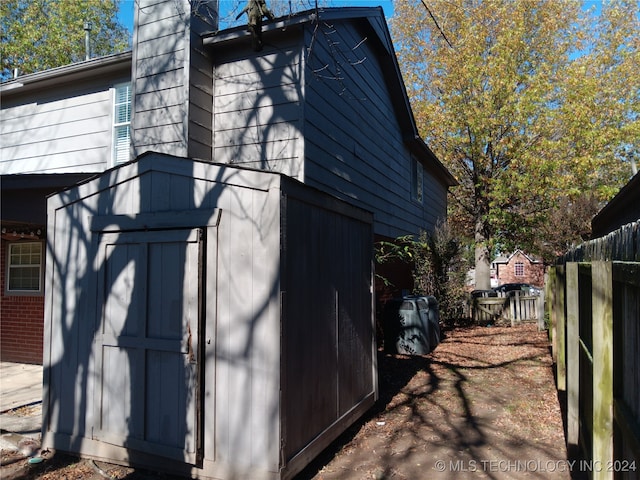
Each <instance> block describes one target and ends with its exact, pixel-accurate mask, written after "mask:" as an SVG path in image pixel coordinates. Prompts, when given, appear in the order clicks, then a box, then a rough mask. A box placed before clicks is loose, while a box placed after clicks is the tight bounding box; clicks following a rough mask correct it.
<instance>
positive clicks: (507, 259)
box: [491, 248, 540, 264]
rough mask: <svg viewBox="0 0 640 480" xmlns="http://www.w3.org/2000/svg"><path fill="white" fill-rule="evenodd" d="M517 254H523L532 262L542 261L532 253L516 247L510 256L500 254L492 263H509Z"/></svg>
mask: <svg viewBox="0 0 640 480" xmlns="http://www.w3.org/2000/svg"><path fill="white" fill-rule="evenodd" d="M517 254H521V255H523V256H524V257H525V258H526V259H527V260H529V261H530V262H531V263H540V260H536V259H535V258H533V257H532V256H531V255H527V254H526V253H524V252H523V251H522V250H520V249H519V248H516V249H515V250H514V251H513V253H511V255H509V256H508V257H505V256H500V257H498V258H496V259H495V260H494V261H493V262H491V263H500V264H507V263H509V262H510V261H511V259H512V258H513V257H514V256H515V255H517Z"/></svg>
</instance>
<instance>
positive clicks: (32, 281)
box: [7, 242, 42, 294]
mask: <svg viewBox="0 0 640 480" xmlns="http://www.w3.org/2000/svg"><path fill="white" fill-rule="evenodd" d="M8 247H9V249H8V250H9V251H8V261H7V266H8V267H7V292H8V293H22V294H33V293H41V292H42V243H40V242H19V243H10V244H9V245H8Z"/></svg>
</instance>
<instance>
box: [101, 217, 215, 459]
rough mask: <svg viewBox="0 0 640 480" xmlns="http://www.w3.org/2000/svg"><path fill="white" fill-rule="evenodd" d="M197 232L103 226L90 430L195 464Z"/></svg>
mask: <svg viewBox="0 0 640 480" xmlns="http://www.w3.org/2000/svg"><path fill="white" fill-rule="evenodd" d="M201 243H202V232H201V231H200V230H199V229H192V230H166V231H151V232H119V233H103V234H102V235H101V236H100V241H99V244H98V252H99V253H98V265H99V270H98V278H97V282H96V287H97V294H98V299H97V300H98V302H97V304H98V307H97V308H98V318H99V324H98V325H97V326H96V327H97V331H96V336H95V338H96V343H95V350H94V351H95V354H96V361H97V370H98V378H97V382H96V390H97V391H96V396H95V408H96V411H95V421H96V423H98V425H97V428H95V427H94V437H95V438H97V439H100V440H101V441H104V442H108V443H112V444H115V445H118V446H122V447H126V448H127V449H128V450H129V451H130V452H133V451H143V452H148V453H153V454H155V455H160V456H163V457H168V458H172V459H177V460H181V461H185V462H188V463H197V462H198V461H199V460H200V457H201V443H202V441H201V438H202V437H201V435H200V433H201V432H200V421H199V418H198V416H199V412H200V408H199V403H200V398H201V395H200V388H201V385H200V382H199V375H200V373H199V364H200V361H199V357H200V355H199V345H200V342H199V332H200V330H201V328H200V323H201V318H200V317H201V315H200V312H201V311H202V310H201V308H200V301H201V300H200V298H201V295H200V288H201V281H202V272H201V268H202V266H201V264H202V261H201V258H200V256H201V252H202V251H203V248H202V245H201Z"/></svg>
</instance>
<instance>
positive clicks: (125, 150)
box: [113, 84, 131, 165]
mask: <svg viewBox="0 0 640 480" xmlns="http://www.w3.org/2000/svg"><path fill="white" fill-rule="evenodd" d="M130 127H131V85H129V84H123V85H118V86H116V87H115V89H114V97H113V165H118V164H120V163H124V162H128V161H129V147H130V146H131V131H130Z"/></svg>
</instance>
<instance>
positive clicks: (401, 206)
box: [305, 22, 441, 237]
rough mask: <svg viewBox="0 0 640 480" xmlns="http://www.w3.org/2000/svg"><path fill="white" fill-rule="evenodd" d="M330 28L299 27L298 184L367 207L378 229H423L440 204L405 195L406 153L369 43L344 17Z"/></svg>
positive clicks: (389, 231) (396, 231) (407, 187)
mask: <svg viewBox="0 0 640 480" xmlns="http://www.w3.org/2000/svg"><path fill="white" fill-rule="evenodd" d="M331 27H332V29H331V31H330V32H325V31H324V29H327V28H328V27H323V26H322V25H321V26H320V27H319V28H318V30H316V29H313V28H311V27H308V28H307V29H305V35H306V43H307V45H313V49H312V52H311V54H310V55H309V56H308V60H307V65H306V67H307V68H306V80H307V81H306V84H305V99H306V102H305V133H306V138H307V142H306V152H305V153H306V155H305V165H306V168H305V182H306V183H309V184H310V185H315V186H318V187H319V188H321V189H323V190H325V191H329V192H331V193H333V194H334V195H337V196H338V197H340V198H348V199H349V200H350V201H352V202H354V203H355V204H356V205H360V206H366V207H367V208H369V209H371V210H373V211H375V212H376V233H378V234H381V235H385V236H388V237H395V236H398V235H403V234H407V233H415V232H418V231H419V230H420V229H428V228H430V227H432V226H433V225H434V224H435V222H436V218H437V217H438V216H439V215H441V209H440V208H439V205H438V206H436V205H433V204H431V203H430V202H428V201H425V202H424V204H423V205H421V204H418V203H416V202H413V201H412V200H411V197H410V191H411V190H410V184H411V175H410V173H411V172H410V166H411V154H410V152H409V151H408V149H407V146H406V144H405V143H404V141H403V132H402V131H401V128H400V125H399V124H398V121H397V119H396V111H395V109H394V105H393V104H392V103H391V98H390V96H389V93H388V85H387V84H386V83H385V81H384V74H383V72H382V68H381V66H380V64H379V62H378V52H377V51H376V44H375V41H374V39H372V38H371V39H368V35H367V32H365V31H364V30H362V29H357V28H355V25H354V24H353V23H352V22H340V23H338V24H332V25H331ZM369 37H370V35H369ZM336 45H337V46H336ZM384 54H386V52H385V53H384ZM324 66H326V68H323V67H324ZM436 183H437V182H436ZM425 184H426V185H427V188H430V187H431V185H432V183H428V182H425ZM438 193H440V192H438ZM434 207H435V208H434Z"/></svg>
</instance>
